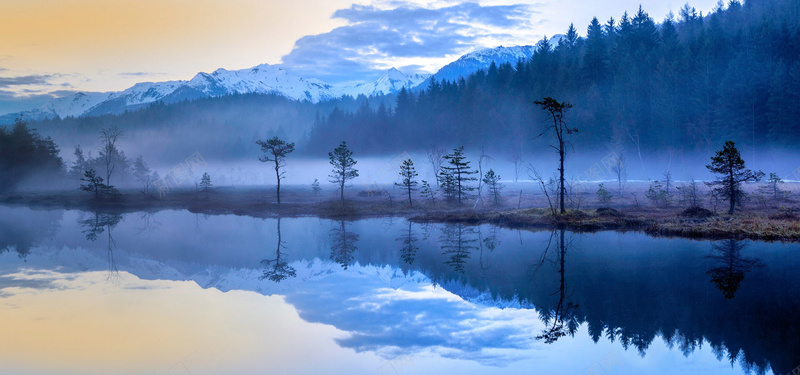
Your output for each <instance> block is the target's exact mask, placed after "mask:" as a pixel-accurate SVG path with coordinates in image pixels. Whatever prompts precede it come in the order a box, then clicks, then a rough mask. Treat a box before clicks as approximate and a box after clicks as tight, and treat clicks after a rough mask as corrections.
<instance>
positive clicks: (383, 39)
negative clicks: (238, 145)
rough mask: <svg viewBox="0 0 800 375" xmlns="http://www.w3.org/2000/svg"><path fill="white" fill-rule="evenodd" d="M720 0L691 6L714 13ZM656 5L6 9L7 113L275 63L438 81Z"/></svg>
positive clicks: (348, 74)
mask: <svg viewBox="0 0 800 375" xmlns="http://www.w3.org/2000/svg"><path fill="white" fill-rule="evenodd" d="M716 1H717V0H695V1H692V2H691V4H690V5H691V6H693V7H695V8H697V9H698V10H699V11H703V13H707V12H708V11H710V10H711V9H713V8H714V6H715V5H716ZM640 3H641V5H642V6H643V8H644V10H645V11H647V12H648V13H650V15H651V16H652V17H653V18H655V19H656V20H657V21H661V20H663V19H664V17H665V16H666V15H667V14H668V13H669V12H670V11H672V12H674V13H677V12H678V10H679V8H680V7H681V6H683V4H684V3H683V2H682V0H679V1H674V0H672V1H657V0H640V1H636V0H606V1H585V0H584V1H581V0H540V1H537V0H530V1H522V0H485V1H474V0H473V1H456V0H434V1H425V0H356V1H353V0H293V1H291V2H289V1H285V0H281V1H273V0H225V1H220V0H114V1H108V0H0V15H2V16H3V17H2V19H3V22H1V23H0V114H4V113H8V112H13V111H19V110H25V109H30V108H34V107H38V106H40V105H42V104H44V103H46V102H47V101H48V100H49V99H51V98H52V97H59V96H65V95H68V94H71V93H74V92H78V91H100V92H105V91H120V90H124V89H126V88H128V87H130V86H132V85H133V84H135V83H137V82H146V81H153V82H157V81H167V80H188V79H191V78H192V77H193V76H194V75H195V74H197V73H198V72H211V71H214V70H216V69H218V68H225V69H229V70H233V69H244V68H249V67H253V66H256V65H259V64H263V63H268V64H276V65H282V66H284V67H286V68H289V69H291V70H293V71H295V72H296V73H298V74H300V75H302V76H306V77H314V78H319V79H322V80H323V81H326V82H329V83H334V84H336V83H345V82H347V83H353V82H364V81H372V80H375V79H377V78H378V77H379V76H380V75H381V74H382V71H384V70H386V69H388V68H391V67H396V68H399V69H400V70H402V71H403V72H405V73H434V72H436V70H438V68H441V67H442V66H444V65H446V64H447V63H449V62H451V61H454V60H456V59H457V58H458V57H459V56H461V55H463V54H465V53H469V52H472V51H475V50H479V49H483V48H490V47H496V46H499V45H504V46H512V45H529V44H535V43H536V42H537V41H538V40H540V39H541V38H542V37H543V36H545V35H547V36H551V35H553V34H562V33H564V32H565V30H566V29H567V27H568V26H569V24H570V23H573V22H574V23H575V25H576V27H577V29H578V30H579V32H580V33H581V35H585V33H586V25H588V24H589V22H590V21H591V19H592V17H593V16H596V17H598V18H599V19H600V20H601V21H605V20H607V19H608V18H609V17H614V18H615V19H619V17H620V16H621V15H622V13H623V12H624V11H626V10H627V11H629V12H635V11H636V10H637V9H638V7H639V5H640Z"/></svg>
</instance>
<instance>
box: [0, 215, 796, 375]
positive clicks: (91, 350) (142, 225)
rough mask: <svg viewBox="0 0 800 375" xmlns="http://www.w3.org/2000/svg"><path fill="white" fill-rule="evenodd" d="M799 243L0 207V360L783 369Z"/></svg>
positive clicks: (67, 370) (74, 366)
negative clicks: (713, 240) (117, 213)
mask: <svg viewBox="0 0 800 375" xmlns="http://www.w3.org/2000/svg"><path fill="white" fill-rule="evenodd" d="M798 269H800V246H798V245H796V244H791V245H789V244H767V243H759V242H749V241H742V242H737V241H716V242H708V241H689V240H678V239H661V238H651V237H648V236H645V235H642V234H638V233H616V232H601V233H595V234H578V233H570V232H560V231H555V232H551V231H540V232H529V231H516V230H507V229H498V228H494V227H491V226H479V227H470V226H463V225H444V224H415V223H409V222H408V221H406V220H404V219H387V218H382V219H368V220H359V221H331V220H323V219H318V218H283V219H255V218H250V217H239V216H234V215H228V216H204V215H197V214H192V213H189V212H187V211H160V212H156V213H130V214H121V215H116V214H104V213H92V212H82V211H70V210H68V211H64V210H53V211H44V210H32V209H28V208H21V207H3V206H0V322H2V323H0V374H322V373H325V374H398V375H399V374H409V375H410V374H450V373H463V374H500V373H502V374H606V375H612V374H674V373H687V374H742V373H748V372H749V373H774V374H780V375H783V374H787V373H792V371H793V370H794V369H795V368H796V367H797V366H799V365H800V339H799V338H798V335H799V334H800V318H799V317H800V314H798V308H800V282H799V281H798V277H797V275H798Z"/></svg>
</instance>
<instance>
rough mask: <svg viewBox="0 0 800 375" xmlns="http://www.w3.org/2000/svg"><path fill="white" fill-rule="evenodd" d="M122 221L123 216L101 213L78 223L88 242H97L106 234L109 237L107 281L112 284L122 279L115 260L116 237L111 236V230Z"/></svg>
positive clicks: (96, 213)
mask: <svg viewBox="0 0 800 375" xmlns="http://www.w3.org/2000/svg"><path fill="white" fill-rule="evenodd" d="M120 221H122V215H119V214H115V213H100V212H95V213H94V217H92V218H89V219H85V220H79V221H78V223H79V224H80V226H81V227H83V228H84V229H83V230H82V231H81V233H83V234H84V235H85V236H86V239H87V240H88V241H92V242H94V241H97V237H98V236H99V235H100V234H102V233H103V232H106V234H107V235H108V243H107V249H108V251H107V258H108V277H107V281H111V282H118V281H119V279H120V275H119V269H118V268H117V262H116V261H115V260H114V250H115V249H116V247H117V243H116V241H114V237H112V235H111V229H113V228H114V227H115V226H116V225H117V224H119V222H120Z"/></svg>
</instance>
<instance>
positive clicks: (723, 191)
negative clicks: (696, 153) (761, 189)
mask: <svg viewBox="0 0 800 375" xmlns="http://www.w3.org/2000/svg"><path fill="white" fill-rule="evenodd" d="M706 168H708V170H709V171H711V172H712V173H715V174H717V175H718V176H717V179H716V180H714V181H712V182H707V183H706V184H707V185H709V186H716V187H715V188H714V192H716V193H717V194H719V195H720V196H721V197H723V198H727V199H728V201H729V202H730V208H729V209H728V214H730V215H732V214H733V209H734V208H735V207H736V202H737V201H739V200H740V199H741V197H742V195H743V194H744V191H742V183H743V182H753V181H760V180H761V178H762V177H764V172H761V171H756V172H753V171H751V170H749V169H747V168H745V166H744V160H742V156H741V155H740V154H739V150H737V149H736V145H735V144H734V143H733V141H727V142H725V146H723V147H722V150H719V151H717V154H716V155H714V156H712V157H711V164H708V165H706Z"/></svg>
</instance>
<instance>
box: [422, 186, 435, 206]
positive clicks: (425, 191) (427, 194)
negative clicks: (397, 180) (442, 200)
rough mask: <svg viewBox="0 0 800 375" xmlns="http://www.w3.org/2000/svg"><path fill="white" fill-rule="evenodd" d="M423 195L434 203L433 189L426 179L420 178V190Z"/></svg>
mask: <svg viewBox="0 0 800 375" xmlns="http://www.w3.org/2000/svg"><path fill="white" fill-rule="evenodd" d="M420 194H422V196H423V197H425V198H428V199H429V200H430V201H431V204H434V203H436V196H435V194H434V191H433V189H431V184H429V183H428V181H425V180H422V190H421V191H420Z"/></svg>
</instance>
